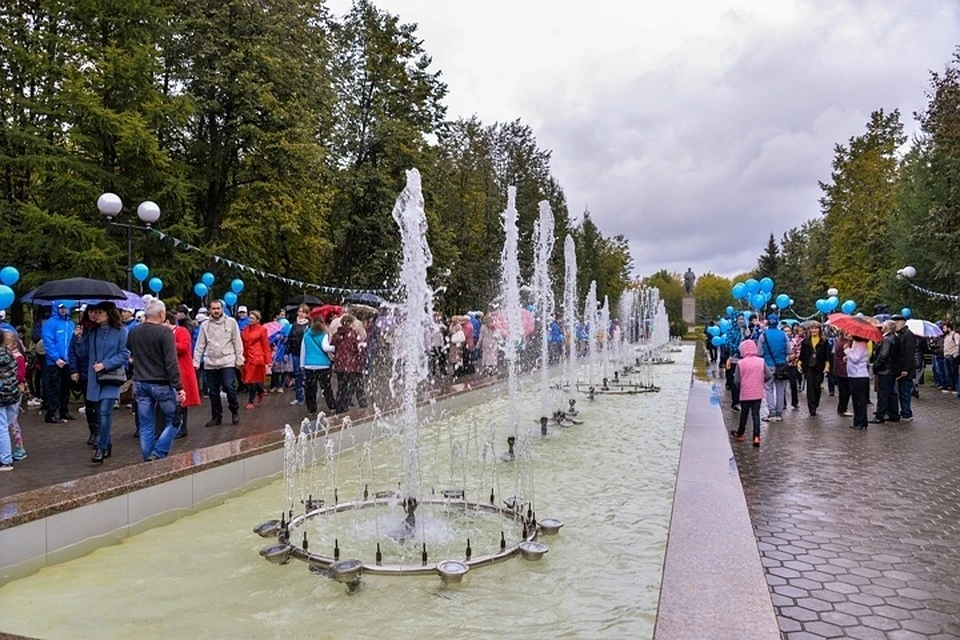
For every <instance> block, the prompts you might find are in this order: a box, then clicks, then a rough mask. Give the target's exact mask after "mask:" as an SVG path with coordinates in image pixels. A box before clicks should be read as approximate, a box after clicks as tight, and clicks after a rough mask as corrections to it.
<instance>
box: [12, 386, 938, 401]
mask: <svg viewBox="0 0 960 640" xmlns="http://www.w3.org/2000/svg"><path fill="white" fill-rule="evenodd" d="M940 393H953V391H951V390H950V389H940ZM30 402H33V401H32V400H31V401H30ZM27 404H30V403H29V402H28V403H27Z"/></svg>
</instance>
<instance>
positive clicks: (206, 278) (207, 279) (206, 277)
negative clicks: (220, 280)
mask: <svg viewBox="0 0 960 640" xmlns="http://www.w3.org/2000/svg"><path fill="white" fill-rule="evenodd" d="M200 282H202V283H203V284H205V285H207V286H208V287H212V286H213V283H214V282H216V278H214V277H213V274H212V273H210V272H209V271H207V272H206V273H205V274H203V275H202V276H200Z"/></svg>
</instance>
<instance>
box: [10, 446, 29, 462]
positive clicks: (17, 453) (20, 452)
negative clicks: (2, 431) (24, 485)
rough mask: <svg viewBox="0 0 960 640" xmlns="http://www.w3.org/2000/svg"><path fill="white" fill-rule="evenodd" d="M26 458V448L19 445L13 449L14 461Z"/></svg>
mask: <svg viewBox="0 0 960 640" xmlns="http://www.w3.org/2000/svg"><path fill="white" fill-rule="evenodd" d="M26 458H27V450H26V449H24V448H23V447H19V448H17V449H14V450H13V461H14V462H19V461H20V460H26Z"/></svg>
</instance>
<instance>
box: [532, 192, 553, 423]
mask: <svg viewBox="0 0 960 640" xmlns="http://www.w3.org/2000/svg"><path fill="white" fill-rule="evenodd" d="M533 233H534V236H533V238H534V243H535V245H536V248H537V249H536V250H537V258H536V262H535V263H534V265H533V290H534V292H535V295H536V308H537V314H538V316H539V319H540V416H541V417H543V418H546V417H547V416H548V415H550V407H549V406H548V403H549V394H550V382H549V377H550V372H549V370H548V365H549V363H550V353H549V349H550V345H549V342H548V340H547V338H548V336H549V334H550V324H551V323H552V322H553V290H552V288H551V283H550V256H551V254H552V253H553V243H554V237H553V211H551V210H550V203H549V202H547V201H546V200H541V201H540V220H539V224H538V225H537V226H536V227H535V228H534V232H533Z"/></svg>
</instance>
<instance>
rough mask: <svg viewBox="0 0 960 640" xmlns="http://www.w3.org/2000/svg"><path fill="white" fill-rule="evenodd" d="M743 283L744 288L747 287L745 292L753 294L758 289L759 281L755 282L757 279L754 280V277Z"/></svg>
mask: <svg viewBox="0 0 960 640" xmlns="http://www.w3.org/2000/svg"><path fill="white" fill-rule="evenodd" d="M743 284H744V286H746V288H747V293H749V294H750V295H753V294H755V293H757V292H758V291H760V283H759V282H757V281H756V280H755V279H753V278H750V279H749V280H747V281H746V282H744V283H743Z"/></svg>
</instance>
